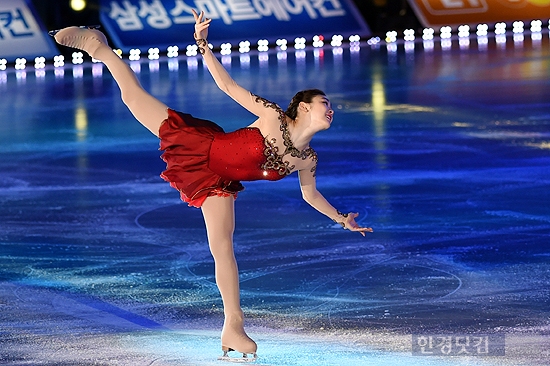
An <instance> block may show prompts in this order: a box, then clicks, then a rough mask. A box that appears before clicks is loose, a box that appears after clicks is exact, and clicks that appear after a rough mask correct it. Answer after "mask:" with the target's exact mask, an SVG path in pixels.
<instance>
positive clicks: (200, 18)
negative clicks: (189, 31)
mask: <svg viewBox="0 0 550 366" xmlns="http://www.w3.org/2000/svg"><path fill="white" fill-rule="evenodd" d="M192 10H193V17H194V18H195V34H194V36H195V39H207V37H208V27H209V26H210V22H211V21H212V19H208V18H205V17H204V11H201V12H200V14H197V12H196V11H195V9H192Z"/></svg>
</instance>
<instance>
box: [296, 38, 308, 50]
mask: <svg viewBox="0 0 550 366" xmlns="http://www.w3.org/2000/svg"><path fill="white" fill-rule="evenodd" d="M294 48H295V49H297V50H303V49H305V48H306V39H305V38H304V37H298V38H296V39H295V40H294Z"/></svg>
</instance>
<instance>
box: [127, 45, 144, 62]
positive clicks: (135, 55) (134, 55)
mask: <svg viewBox="0 0 550 366" xmlns="http://www.w3.org/2000/svg"><path fill="white" fill-rule="evenodd" d="M140 58H141V50H139V49H137V48H132V49H131V50H130V56H128V59H129V60H130V61H139V59H140Z"/></svg>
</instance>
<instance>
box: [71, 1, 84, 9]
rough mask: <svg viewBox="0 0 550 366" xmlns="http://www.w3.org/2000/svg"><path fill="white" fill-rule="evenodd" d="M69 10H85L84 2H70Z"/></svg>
mask: <svg viewBox="0 0 550 366" xmlns="http://www.w3.org/2000/svg"><path fill="white" fill-rule="evenodd" d="M71 9H73V10H74V11H82V10H84V9H86V0H71Z"/></svg>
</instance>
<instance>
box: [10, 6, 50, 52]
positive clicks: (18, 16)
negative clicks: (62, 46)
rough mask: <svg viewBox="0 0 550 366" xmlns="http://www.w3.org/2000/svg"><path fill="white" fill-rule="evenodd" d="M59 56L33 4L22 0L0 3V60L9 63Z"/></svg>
mask: <svg viewBox="0 0 550 366" xmlns="http://www.w3.org/2000/svg"><path fill="white" fill-rule="evenodd" d="M57 54H58V50H57V47H56V46H55V43H54V41H53V39H51V37H50V36H49V35H48V33H47V32H46V30H45V29H43V27H42V26H41V25H40V24H39V21H38V17H37V16H35V13H34V8H33V6H32V4H31V3H30V2H28V1H25V0H1V1H0V59H2V58H4V59H6V60H8V61H10V62H12V61H14V60H15V59H16V58H18V57H24V58H27V59H30V58H33V59H34V57H38V56H43V57H45V58H47V59H51V58H53V57H54V56H55V55H57Z"/></svg>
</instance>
